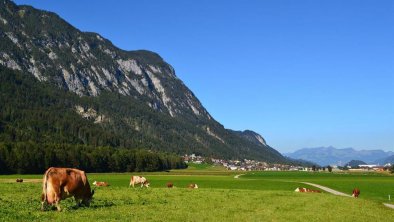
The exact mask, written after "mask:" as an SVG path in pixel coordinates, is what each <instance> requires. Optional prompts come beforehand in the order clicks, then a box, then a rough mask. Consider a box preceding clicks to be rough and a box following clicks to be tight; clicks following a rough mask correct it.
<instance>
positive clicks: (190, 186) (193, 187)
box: [187, 183, 198, 189]
mask: <svg viewBox="0 0 394 222" xmlns="http://www.w3.org/2000/svg"><path fill="white" fill-rule="evenodd" d="M187 187H188V188H190V189H198V185H197V184H196V183H191V184H189V185H187Z"/></svg>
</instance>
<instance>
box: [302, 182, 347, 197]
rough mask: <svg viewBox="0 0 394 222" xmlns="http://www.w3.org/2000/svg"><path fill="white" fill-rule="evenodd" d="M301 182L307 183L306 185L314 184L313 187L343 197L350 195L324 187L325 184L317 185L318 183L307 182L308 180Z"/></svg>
mask: <svg viewBox="0 0 394 222" xmlns="http://www.w3.org/2000/svg"><path fill="white" fill-rule="evenodd" d="M301 183H303V184H307V185H310V186H314V187H317V188H320V189H322V190H324V191H326V192H328V193H332V194H334V195H338V196H344V197H352V196H351V195H349V194H345V193H342V192H339V191H336V190H333V189H331V188H328V187H325V186H322V185H319V184H314V183H308V182H301Z"/></svg>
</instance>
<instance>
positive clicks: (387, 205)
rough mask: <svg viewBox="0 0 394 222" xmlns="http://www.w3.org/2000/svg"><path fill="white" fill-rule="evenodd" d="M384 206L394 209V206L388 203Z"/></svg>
mask: <svg viewBox="0 0 394 222" xmlns="http://www.w3.org/2000/svg"><path fill="white" fill-rule="evenodd" d="M383 204H384V206H386V207H388V208H391V209H394V204H388V203H383Z"/></svg>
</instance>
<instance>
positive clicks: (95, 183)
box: [93, 181, 109, 187]
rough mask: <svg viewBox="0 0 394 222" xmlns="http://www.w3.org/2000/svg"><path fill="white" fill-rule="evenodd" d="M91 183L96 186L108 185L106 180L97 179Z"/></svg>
mask: <svg viewBox="0 0 394 222" xmlns="http://www.w3.org/2000/svg"><path fill="white" fill-rule="evenodd" d="M93 185H95V186H97V187H108V186H109V184H108V183H107V182H99V181H94V182H93Z"/></svg>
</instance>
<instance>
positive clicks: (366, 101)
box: [15, 0, 394, 152]
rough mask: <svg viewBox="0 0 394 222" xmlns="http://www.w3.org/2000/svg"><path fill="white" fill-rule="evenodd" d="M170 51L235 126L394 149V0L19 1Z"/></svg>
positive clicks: (169, 57)
mask: <svg viewBox="0 0 394 222" xmlns="http://www.w3.org/2000/svg"><path fill="white" fill-rule="evenodd" d="M15 2H16V3H17V4H28V5H32V6H34V7H36V8H40V9H45V10H48V11H52V12H55V13H57V14H59V15H60V16H61V17H62V18H64V19H65V20H66V21H68V22H69V23H71V24H72V25H74V26H75V27H77V28H78V29H80V30H82V31H90V32H97V33H99V34H101V35H102V36H104V37H105V38H107V39H109V40H110V41H112V42H113V43H114V44H115V45H116V46H118V47H119V48H121V49H125V50H136V49H147V50H151V51H154V52H157V53H159V54H160V55H161V56H162V57H163V58H164V59H165V60H166V61H167V62H168V63H170V64H171V65H172V66H173V67H174V68H175V70H176V74H177V76H178V77H179V78H180V79H181V80H182V81H183V82H184V83H185V84H186V85H187V86H188V87H189V88H190V89H191V90H192V91H193V92H194V93H195V95H196V96H197V97H198V98H199V100H200V101H201V102H202V104H203V105H204V106H205V108H206V109H207V110H208V111H209V112H210V114H211V115H212V116H213V117H214V118H215V119H216V120H217V121H219V122H220V123H222V124H223V125H224V126H225V127H226V128H230V129H234V130H245V129H251V130H254V131H256V132H258V133H260V134H261V135H262V136H263V137H264V138H265V139H266V141H267V142H268V144H270V145H271V146H272V147H274V148H275V149H277V150H278V151H280V152H290V151H294V150H296V149H300V148H304V147H320V146H329V145H332V146H335V147H337V148H344V147H353V148H356V149H383V150H386V151H388V150H391V151H394V1H392V0H379V1H376V0H356V1H355V0H346V1H344V0H321V1H316V0H310V1H306V0H299V1H294V0H248V1H241V0H238V1H229V0H220V1H219V0H215V1H213V0H198V1H193V0H166V1H159V0H157V1H131V0H116V1H108V0H107V1H103V0H95V1H89V0H56V1H53V0H40V1H37V0H16V1H15Z"/></svg>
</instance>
